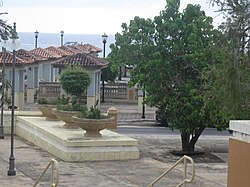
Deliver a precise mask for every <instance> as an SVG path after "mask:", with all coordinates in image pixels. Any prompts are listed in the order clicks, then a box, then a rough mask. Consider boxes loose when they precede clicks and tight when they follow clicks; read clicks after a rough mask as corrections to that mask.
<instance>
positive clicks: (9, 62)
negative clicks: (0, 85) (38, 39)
mask: <svg viewBox="0 0 250 187" xmlns="http://www.w3.org/2000/svg"><path fill="white" fill-rule="evenodd" d="M3 61H4V52H3V51H1V52H0V64H1V66H2V64H3ZM12 62H13V54H12V53H11V52H9V51H6V56H5V64H6V66H10V65H12ZM22 64H25V62H24V61H23V60H22V59H20V58H19V57H17V56H16V65H17V66H19V65H22Z"/></svg>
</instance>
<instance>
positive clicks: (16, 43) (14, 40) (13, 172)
mask: <svg viewBox="0 0 250 187" xmlns="http://www.w3.org/2000/svg"><path fill="white" fill-rule="evenodd" d="M10 33H11V36H10V41H9V47H10V48H11V49H12V50H13V62H12V94H11V101H12V107H11V147H10V158H9V170H8V175H9V176H12V175H16V169H15V157H14V111H15V66H16V49H17V48H18V47H19V39H18V38H19V37H18V35H17V32H16V23H14V26H13V28H12V30H11V31H10Z"/></svg>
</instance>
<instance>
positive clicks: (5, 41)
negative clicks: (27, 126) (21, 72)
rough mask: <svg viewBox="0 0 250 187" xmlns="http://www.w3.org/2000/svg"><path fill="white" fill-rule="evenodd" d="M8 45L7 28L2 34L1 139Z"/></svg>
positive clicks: (0, 137)
mask: <svg viewBox="0 0 250 187" xmlns="http://www.w3.org/2000/svg"><path fill="white" fill-rule="evenodd" d="M7 45H8V37H7V31H6V30H5V32H4V33H3V35H2V50H3V69H2V106H1V126H0V139H4V124H3V109H4V89H5V61H6V47H7Z"/></svg>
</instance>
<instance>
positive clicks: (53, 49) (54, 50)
mask: <svg viewBox="0 0 250 187" xmlns="http://www.w3.org/2000/svg"><path fill="white" fill-rule="evenodd" d="M45 50H48V51H49V52H52V53H56V54H58V55H60V56H62V57H64V56H69V55H73V53H72V52H70V51H66V50H63V49H61V48H59V47H54V46H50V47H47V48H45Z"/></svg>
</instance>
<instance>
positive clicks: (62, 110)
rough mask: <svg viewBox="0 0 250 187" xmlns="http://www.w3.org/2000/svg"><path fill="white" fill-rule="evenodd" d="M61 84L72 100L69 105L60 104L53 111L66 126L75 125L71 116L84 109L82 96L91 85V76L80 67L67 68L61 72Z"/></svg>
mask: <svg viewBox="0 0 250 187" xmlns="http://www.w3.org/2000/svg"><path fill="white" fill-rule="evenodd" d="M60 84H61V86H62V88H63V89H64V91H65V92H66V94H68V95H70V96H71V101H70V103H69V104H68V105H58V106H57V109H56V110H53V113H54V114H55V115H56V116H57V117H58V118H59V119H61V120H62V121H64V122H65V126H67V127H69V126H75V124H74V123H73V122H72V121H71V118H72V116H73V115H77V114H79V113H80V110H82V109H83V106H82V105H81V103H80V97H81V96H82V95H83V94H84V93H85V92H86V90H87V88H88V86H89V85H90V76H89V74H88V73H87V72H86V71H85V70H84V69H82V68H80V67H72V68H67V69H66V70H64V71H63V72H62V73H61V74H60Z"/></svg>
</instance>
